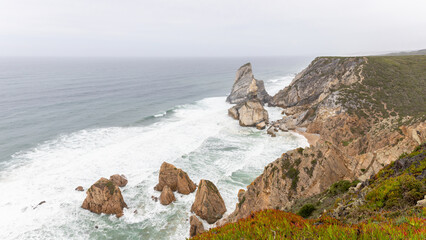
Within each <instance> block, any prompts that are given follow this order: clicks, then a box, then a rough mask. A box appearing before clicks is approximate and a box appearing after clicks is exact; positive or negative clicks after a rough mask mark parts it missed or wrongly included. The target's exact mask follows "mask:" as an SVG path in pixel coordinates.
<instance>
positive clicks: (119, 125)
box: [0, 57, 311, 239]
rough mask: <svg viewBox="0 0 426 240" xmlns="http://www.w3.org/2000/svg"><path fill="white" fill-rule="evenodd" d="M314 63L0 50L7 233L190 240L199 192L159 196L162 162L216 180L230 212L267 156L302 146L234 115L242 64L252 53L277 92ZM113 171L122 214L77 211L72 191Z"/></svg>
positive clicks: (1, 232) (2, 230) (2, 226)
mask: <svg viewBox="0 0 426 240" xmlns="http://www.w3.org/2000/svg"><path fill="white" fill-rule="evenodd" d="M310 60H311V58H309V57H275V58H223V59H222V58H190V59H185V58H174V59H165V58H164V59H161V58H158V59H138V58H0V192H1V193H2V198H0V212H1V213H2V217H1V218H0V239H88V238H90V239H184V238H185V237H188V236H189V217H190V216H191V214H190V208H191V204H192V202H193V200H194V197H195V193H193V194H190V195H187V196H185V195H180V194H177V193H176V194H175V195H176V198H177V201H176V202H175V203H173V204H171V205H169V206H162V205H161V204H160V203H159V202H154V201H152V200H151V196H159V195H160V193H159V192H156V191H154V190H153V187H154V186H155V184H156V183H157V181H158V172H159V168H160V165H161V163H162V162H163V161H167V162H169V163H172V164H174V165H175V166H176V167H179V168H182V169H183V170H184V171H186V172H187V173H188V175H189V177H190V178H191V179H192V180H193V181H194V182H195V183H197V184H198V182H199V180H200V179H202V178H203V179H209V180H211V181H212V182H213V183H215V184H216V186H217V187H218V189H219V191H220V193H221V195H222V196H223V198H224V200H225V204H226V207H227V209H228V211H227V212H226V213H225V216H226V215H228V214H230V213H231V212H232V211H233V210H234V209H235V204H236V203H237V192H238V190H239V189H240V188H246V186H247V185H248V184H250V183H251V182H252V181H253V180H254V178H255V177H257V176H258V175H259V174H260V173H262V171H263V168H264V167H265V165H266V164H268V163H269V162H272V161H273V160H275V159H276V158H277V157H279V156H280V155H281V154H282V153H284V152H285V151H287V150H290V149H293V148H296V147H299V146H306V145H307V141H306V139H304V138H303V137H301V136H299V135H296V134H293V133H281V134H280V135H278V136H277V137H276V138H271V137H270V136H269V135H267V134H266V131H264V130H263V131H261V130H257V129H255V128H243V127H240V126H239V124H238V121H235V120H233V119H232V118H230V117H228V116H227V109H228V108H229V107H231V105H230V104H228V103H226V102H225V98H226V95H227V94H229V92H230V90H231V87H232V84H233V82H234V79H235V73H236V70H237V69H238V68H239V67H240V66H241V65H243V64H244V63H246V62H248V61H250V62H251V63H252V66H253V72H254V75H255V77H256V78H257V79H260V80H264V81H265V86H266V90H267V91H268V92H269V93H270V94H271V95H273V94H275V93H276V92H278V91H279V90H280V89H283V88H284V87H285V86H286V85H288V84H289V83H290V82H291V80H292V79H293V77H294V76H295V74H296V73H297V72H299V71H301V70H302V69H303V68H304V67H306V66H307V65H308V63H309V62H310ZM267 110H268V112H269V115H270V119H271V120H275V119H279V118H281V116H282V115H281V113H280V112H281V111H280V109H278V108H269V107H268V108H267ZM116 173H119V174H124V175H126V177H127V178H128V180H129V183H128V185H127V186H126V187H124V188H122V194H123V197H124V200H125V202H126V203H127V205H128V206H129V208H128V209H125V210H124V216H123V217H121V218H120V219H117V218H116V217H115V216H109V215H104V214H102V215H97V214H94V213H91V212H89V211H87V210H84V209H82V208H81V207H80V206H81V203H82V202H83V200H84V198H85V196H86V193H85V192H77V191H75V190H74V189H75V187H77V186H79V185H82V186H83V187H84V188H85V189H87V188H88V187H90V185H91V184H93V183H94V182H95V181H97V180H98V179H99V178H100V177H109V176H110V175H112V174H116ZM41 201H46V203H45V204H43V205H40V206H38V207H37V208H34V207H35V206H36V205H37V204H38V203H39V202H41ZM135 210H137V211H136V213H135ZM204 224H205V226H207V225H208V224H206V223H204ZM95 226H97V227H98V228H95Z"/></svg>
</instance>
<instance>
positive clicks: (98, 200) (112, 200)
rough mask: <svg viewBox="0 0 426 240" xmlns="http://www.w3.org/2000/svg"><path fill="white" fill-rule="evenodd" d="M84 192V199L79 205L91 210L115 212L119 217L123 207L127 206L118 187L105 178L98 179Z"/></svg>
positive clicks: (107, 212) (95, 211)
mask: <svg viewBox="0 0 426 240" xmlns="http://www.w3.org/2000/svg"><path fill="white" fill-rule="evenodd" d="M86 194H87V196H86V199H85V200H84V202H83V205H82V206H81V207H82V208H84V209H87V210H89V211H91V212H94V213H98V214H100V213H106V214H116V216H117V217H121V216H123V208H127V204H126V203H125V202H124V200H123V196H122V195H121V191H120V188H119V187H118V186H117V185H115V184H114V183H113V182H112V181H110V180H108V179H106V178H101V179H99V180H98V181H97V182H96V183H95V184H93V185H92V186H91V187H90V188H89V189H88V190H87V192H86Z"/></svg>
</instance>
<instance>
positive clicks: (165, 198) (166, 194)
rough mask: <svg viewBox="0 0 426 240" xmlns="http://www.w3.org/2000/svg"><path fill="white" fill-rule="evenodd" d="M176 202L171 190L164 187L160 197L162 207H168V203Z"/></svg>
mask: <svg viewBox="0 0 426 240" xmlns="http://www.w3.org/2000/svg"><path fill="white" fill-rule="evenodd" d="M174 201H176V198H175V195H174V194H173V192H172V189H170V187H169V186H167V185H166V186H164V187H163V191H162V192H161V195H160V203H161V204H163V205H169V204H170V203H172V202H174Z"/></svg>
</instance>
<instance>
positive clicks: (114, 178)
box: [109, 174, 127, 187]
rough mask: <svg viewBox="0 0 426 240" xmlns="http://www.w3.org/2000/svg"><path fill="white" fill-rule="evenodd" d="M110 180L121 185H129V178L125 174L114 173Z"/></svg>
mask: <svg viewBox="0 0 426 240" xmlns="http://www.w3.org/2000/svg"><path fill="white" fill-rule="evenodd" d="M109 180H110V181H112V182H113V183H114V184H115V185H117V186H119V187H125V186H126V185H127V178H126V176H124V175H123V174H121V175H119V174H114V175H112V176H111V177H109Z"/></svg>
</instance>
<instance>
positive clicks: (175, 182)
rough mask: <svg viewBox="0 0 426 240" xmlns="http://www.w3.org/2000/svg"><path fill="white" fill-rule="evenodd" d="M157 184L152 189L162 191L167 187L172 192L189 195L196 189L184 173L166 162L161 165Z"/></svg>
mask: <svg viewBox="0 0 426 240" xmlns="http://www.w3.org/2000/svg"><path fill="white" fill-rule="evenodd" d="M158 182H159V183H158V184H157V186H155V188H154V189H155V190H157V191H163V188H164V186H166V185H167V186H169V187H170V189H171V190H172V191H178V192H179V193H182V194H190V193H192V192H194V191H195V189H196V188H197V186H196V185H195V184H194V182H192V180H191V179H190V178H189V177H188V174H187V173H186V172H184V171H183V170H182V169H179V168H176V167H175V166H173V165H172V164H170V163H166V162H163V164H162V165H161V168H160V175H159V177H158Z"/></svg>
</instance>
